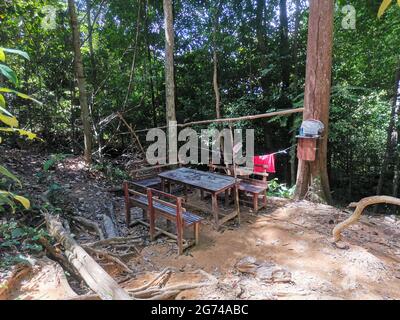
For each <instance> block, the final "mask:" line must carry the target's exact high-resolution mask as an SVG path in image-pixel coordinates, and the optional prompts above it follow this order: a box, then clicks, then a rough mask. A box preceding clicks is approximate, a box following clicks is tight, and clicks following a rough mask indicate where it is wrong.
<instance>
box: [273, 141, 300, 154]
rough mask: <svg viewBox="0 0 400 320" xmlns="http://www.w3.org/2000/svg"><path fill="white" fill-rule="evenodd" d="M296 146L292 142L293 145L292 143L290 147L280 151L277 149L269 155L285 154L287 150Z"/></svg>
mask: <svg viewBox="0 0 400 320" xmlns="http://www.w3.org/2000/svg"><path fill="white" fill-rule="evenodd" d="M296 146H297V144H294V145H292V146H291V147H289V148H286V149H284V150H281V151H277V152H274V153H271V154H270V155H273V156H275V155H277V154H281V153H283V154H287V152H288V151H289V150H290V149H293V148H295V147H296Z"/></svg>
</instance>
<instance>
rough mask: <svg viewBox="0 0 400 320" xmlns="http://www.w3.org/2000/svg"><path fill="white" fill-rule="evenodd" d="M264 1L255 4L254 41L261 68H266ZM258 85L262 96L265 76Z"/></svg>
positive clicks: (265, 91) (266, 82)
mask: <svg viewBox="0 0 400 320" xmlns="http://www.w3.org/2000/svg"><path fill="white" fill-rule="evenodd" d="M264 18H265V0H257V3H256V20H255V24H256V39H257V48H258V51H259V53H260V58H261V63H260V65H261V68H263V69H266V68H267V54H268V48H267V39H266V37H265V24H264ZM260 84H261V87H262V89H263V92H264V94H266V93H267V92H268V86H269V84H268V78H267V76H266V75H261V78H260Z"/></svg>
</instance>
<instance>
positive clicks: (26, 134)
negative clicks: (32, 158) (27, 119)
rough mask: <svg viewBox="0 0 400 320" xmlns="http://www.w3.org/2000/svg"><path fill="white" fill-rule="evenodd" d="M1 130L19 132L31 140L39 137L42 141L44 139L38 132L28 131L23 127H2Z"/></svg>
mask: <svg viewBox="0 0 400 320" xmlns="http://www.w3.org/2000/svg"><path fill="white" fill-rule="evenodd" d="M0 131H3V132H17V133H19V134H20V135H21V136H27V138H28V139H29V140H33V139H39V140H41V141H42V139H40V138H38V137H37V135H36V134H34V133H32V132H30V131H26V130H22V129H16V128H0Z"/></svg>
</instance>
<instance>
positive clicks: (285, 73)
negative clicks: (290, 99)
mask: <svg viewBox="0 0 400 320" xmlns="http://www.w3.org/2000/svg"><path fill="white" fill-rule="evenodd" d="M279 11H280V14H279V21H280V28H279V29H280V50H279V51H280V60H281V76H282V95H284V96H286V93H287V89H288V88H289V85H290V69H291V66H290V54H289V53H290V48H289V25H288V16H287V3H286V0H280V1H279ZM286 107H289V106H285V108H286Z"/></svg>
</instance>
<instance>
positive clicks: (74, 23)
mask: <svg viewBox="0 0 400 320" xmlns="http://www.w3.org/2000/svg"><path fill="white" fill-rule="evenodd" d="M68 9H69V14H70V23H71V29H72V44H73V49H74V55H75V58H74V65H75V73H76V77H77V80H78V88H79V101H80V105H81V117H82V124H83V133H84V144H85V149H84V157H85V162H86V164H91V163H92V131H91V126H90V116H89V106H88V99H87V91H86V78H85V73H84V68H83V62H82V52H81V45H80V27H79V22H78V18H77V14H76V7H75V2H74V0H68Z"/></svg>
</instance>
